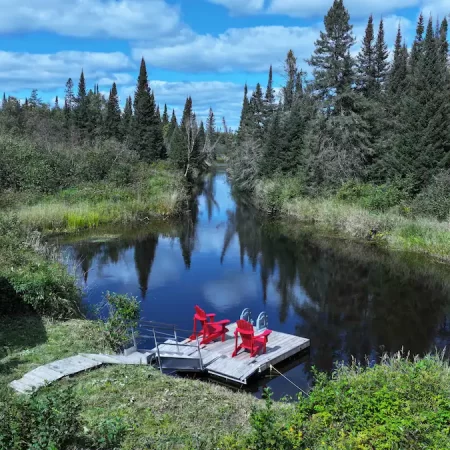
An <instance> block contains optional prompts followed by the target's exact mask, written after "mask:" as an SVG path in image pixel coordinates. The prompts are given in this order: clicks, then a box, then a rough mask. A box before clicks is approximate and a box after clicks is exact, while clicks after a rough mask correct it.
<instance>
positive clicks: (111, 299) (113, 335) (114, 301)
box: [97, 292, 140, 351]
mask: <svg viewBox="0 0 450 450" xmlns="http://www.w3.org/2000/svg"><path fill="white" fill-rule="evenodd" d="M103 310H106V317H104V318H103V319H102V320H100V321H99V325H100V328H101V331H102V333H103V335H104V336H105V340H106V342H107V344H108V345H109V346H110V347H111V348H112V349H114V350H116V351H120V350H122V349H123V348H124V346H125V345H127V344H128V343H129V342H130V339H131V333H130V329H131V328H134V329H135V328H136V327H137V325H138V321H139V317H140V304H139V301H138V300H137V298H136V297H132V296H129V295H121V294H116V293H110V292H107V293H106V295H105V296H104V297H103V302H102V304H101V305H100V306H99V308H98V312H97V313H98V314H99V315H101V314H102V313H103Z"/></svg>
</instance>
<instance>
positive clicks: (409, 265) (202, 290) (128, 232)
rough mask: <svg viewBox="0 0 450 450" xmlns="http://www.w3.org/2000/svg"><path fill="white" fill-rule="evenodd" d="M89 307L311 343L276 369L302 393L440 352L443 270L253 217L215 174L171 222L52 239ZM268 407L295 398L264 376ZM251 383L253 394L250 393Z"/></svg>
mask: <svg viewBox="0 0 450 450" xmlns="http://www.w3.org/2000/svg"><path fill="white" fill-rule="evenodd" d="M60 245H61V246H62V247H63V248H64V249H65V250H66V251H67V253H68V254H69V256H70V259H71V260H72V261H80V264H79V267H78V271H79V273H80V277H81V279H82V280H83V283H84V286H85V288H86V296H85V302H86V304H87V305H90V306H93V305H95V304H97V303H98V302H99V301H100V299H101V297H102V294H103V293H104V292H105V291H107V290H109V291H115V292H119V293H130V294H133V295H135V296H137V297H138V298H139V299H140V300H141V302H142V318H143V319H145V320H153V321H158V322H166V323H173V324H176V325H177V326H179V327H180V328H183V329H191V327H192V316H193V307H194V305H195V304H199V305H201V306H202V307H203V308H204V309H205V310H207V311H208V312H216V313H217V318H218V319H222V318H227V319H230V320H232V321H234V320H236V319H238V318H239V315H240V313H241V311H242V310H243V309H244V308H246V307H248V308H250V309H251V310H252V312H253V317H254V319H256V317H257V315H258V314H259V313H260V312H261V311H266V312H267V313H268V315H269V327H270V328H272V329H274V330H278V331H283V332H286V333H291V334H297V335H299V336H303V337H307V338H309V339H310V340H311V348H310V351H309V352H308V353H307V354H305V355H302V356H301V357H300V358H298V359H297V360H295V361H291V362H290V363H289V364H288V365H286V366H285V367H282V370H283V371H284V372H285V375H286V377H287V378H288V379H289V380H291V381H292V382H293V383H295V384H296V385H297V386H299V387H301V388H302V389H304V390H307V389H308V387H309V386H310V385H311V382H312V372H311V368H312V366H315V367H317V368H318V369H319V370H324V371H328V372H330V371H331V370H332V369H333V367H334V364H335V363H336V362H337V361H346V362H349V361H351V358H352V357H355V358H356V359H358V360H362V361H364V359H365V358H366V357H367V358H368V359H369V360H370V361H376V359H377V358H378V357H379V355H380V354H381V353H382V352H383V351H386V352H395V351H398V350H401V349H402V348H403V349H404V351H405V352H411V354H420V355H423V354H425V353H427V352H429V351H433V350H434V349H435V348H437V349H443V348H444V347H445V346H446V345H447V344H448V343H449V342H450V320H449V319H448V316H449V313H450V302H449V290H450V289H449V285H450V271H449V269H448V267H447V266H446V265H444V264H439V263H437V262H432V261H430V260H429V259H426V258H424V257H420V256H417V255H408V254H403V253H398V252H397V253H396V252H388V251H386V250H383V249H381V248H379V247H375V246H371V245H369V244H367V243H359V242H353V241H349V240H345V239H341V238H339V237H334V236H327V235H324V234H323V233H322V234H319V233H317V232H316V231H315V230H312V229H311V228H304V227H302V226H300V225H298V224H292V223H276V222H271V221H269V220H267V219H262V218H261V217H259V215H258V214H257V212H256V211H255V210H254V209H253V208H252V207H251V206H250V205H249V204H248V203H246V202H245V201H244V199H238V201H236V199H235V198H233V195H232V193H231V189H230V185H229V184H228V182H227V178H226V176H225V174H221V173H219V174H217V175H212V174H211V175H209V176H207V177H206V179H205V184H204V186H203V188H202V190H201V193H200V194H199V196H198V198H197V200H196V201H194V202H193V203H192V208H191V212H190V214H189V215H187V216H186V217H185V218H184V219H183V220H182V221H178V222H174V223H170V222H167V221H166V222H161V221H159V222H155V223H151V224H150V225H146V226H144V227H139V228H131V229H130V228H128V229H121V228H117V227H116V228H106V229H101V230H96V231H95V232H90V233H87V234H80V235H77V236H74V237H71V238H69V239H67V238H65V239H64V240H60ZM262 383H264V384H267V385H269V386H270V387H271V388H272V389H273V390H274V392H275V397H276V398H280V397H282V396H283V395H285V394H287V395H292V396H293V395H295V394H296V393H297V389H296V388H295V387H294V386H293V385H292V384H291V383H290V382H289V381H288V380H287V379H285V378H283V377H277V378H273V379H272V378H266V379H264V380H263V381H262ZM260 386H261V384H260V385H259V386H255V387H254V390H255V391H256V392H257V395H258V393H260V391H261V387H260Z"/></svg>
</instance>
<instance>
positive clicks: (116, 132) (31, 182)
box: [0, 59, 223, 191]
mask: <svg viewBox="0 0 450 450" xmlns="http://www.w3.org/2000/svg"><path fill="white" fill-rule="evenodd" d="M75 91H76V92H75ZM222 135H223V133H221V130H219V127H218V126H217V125H216V118H215V116H214V112H213V111H212V109H210V111H209V115H208V117H207V121H206V124H205V125H204V124H203V122H202V121H198V120H197V117H196V115H195V112H194V110H193V104H192V98H191V97H188V98H187V99H186V104H185V107H184V111H183V115H182V117H181V118H180V120H178V119H177V117H176V114H175V111H174V110H173V111H172V112H169V111H168V108H167V105H164V109H163V110H162V111H160V108H159V106H158V104H157V102H156V100H155V95H154V92H153V90H152V89H151V88H150V85H149V81H148V75H147V69H146V64H145V61H144V59H142V61H141V65H140V71H139V77H138V80H137V86H136V90H135V93H134V97H133V98H132V97H131V96H129V97H128V98H127V99H126V102H125V106H124V108H123V110H121V107H120V102H119V96H118V92H117V86H116V83H113V85H112V87H111V89H110V91H109V95H108V96H107V97H105V96H104V95H103V94H102V93H101V92H100V90H99V86H98V85H97V84H96V85H95V86H94V88H93V89H89V90H88V89H87V87H86V79H85V76H84V73H83V71H82V72H81V75H80V78H79V82H78V88H77V89H76V88H75V86H74V82H73V80H72V79H71V78H69V79H68V81H67V83H66V86H65V95H64V98H63V99H59V98H58V97H56V99H55V103H54V105H50V104H47V103H45V102H43V101H42V99H41V98H40V97H39V94H38V91H37V90H36V89H34V90H33V91H32V93H31V96H30V97H29V98H27V99H25V101H23V102H21V101H19V100H18V99H17V98H16V97H12V96H6V94H4V95H3V101H2V108H1V111H0V189H2V188H3V189H13V190H24V189H29V188H32V189H39V190H42V191H54V190H55V189H59V188H64V187H68V186H71V185H73V184H76V183H78V182H84V181H93V182H96V181H101V180H103V179H108V178H111V177H112V178H114V179H115V181H118V182H119V183H127V182H129V181H130V178H132V175H133V172H134V171H136V166H137V165H139V164H140V165H142V164H152V163H155V162H157V161H159V160H168V161H169V162H170V163H171V166H172V167H175V168H177V169H178V170H182V171H183V174H184V175H185V176H186V177H190V178H195V177H196V176H198V174H199V173H200V172H201V171H202V170H203V168H204V167H205V163H211V162H212V161H213V160H214V158H215V153H216V151H217V150H218V148H219V146H220V145H222V143H221V141H222V139H221V137H222ZM36 172H38V174H37V175H36Z"/></svg>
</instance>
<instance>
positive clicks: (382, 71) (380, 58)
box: [375, 19, 389, 92]
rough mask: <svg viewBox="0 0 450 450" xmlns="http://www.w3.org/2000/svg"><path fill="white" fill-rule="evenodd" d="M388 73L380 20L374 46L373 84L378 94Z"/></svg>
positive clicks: (385, 46) (387, 59)
mask: <svg viewBox="0 0 450 450" xmlns="http://www.w3.org/2000/svg"><path fill="white" fill-rule="evenodd" d="M388 71H389V50H388V47H387V44H386V41H385V38H384V23H383V19H381V20H380V26H379V28H378V34H377V42H376V44H375V83H376V89H377V91H378V92H381V91H382V89H383V88H384V86H385V83H386V80H387V77H388Z"/></svg>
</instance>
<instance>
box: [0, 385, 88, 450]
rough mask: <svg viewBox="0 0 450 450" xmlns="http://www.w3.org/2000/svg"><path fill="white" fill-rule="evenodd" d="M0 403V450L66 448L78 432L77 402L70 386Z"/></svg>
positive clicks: (0, 400) (78, 411) (52, 449)
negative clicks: (0, 405)
mask: <svg viewBox="0 0 450 450" xmlns="http://www.w3.org/2000/svg"><path fill="white" fill-rule="evenodd" d="M2 400H3V401H2ZM6 400H7V401H6ZM1 403H3V405H2V406H3V407H2V408H1V411H0V449H1V450H27V449H36V450H50V449H51V450H56V449H60V448H67V445H68V444H69V443H71V442H73V437H74V436H75V435H76V433H79V432H80V429H81V423H80V417H79V415H80V403H79V402H78V401H77V400H76V399H75V397H74V395H73V392H72V391H71V390H70V389H66V390H48V391H45V390H43V391H41V392H40V393H39V394H37V393H35V394H32V395H31V396H30V398H8V399H1V398H0V404H1Z"/></svg>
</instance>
